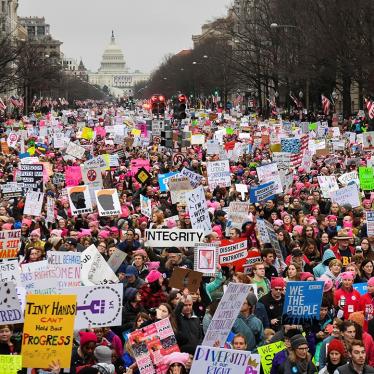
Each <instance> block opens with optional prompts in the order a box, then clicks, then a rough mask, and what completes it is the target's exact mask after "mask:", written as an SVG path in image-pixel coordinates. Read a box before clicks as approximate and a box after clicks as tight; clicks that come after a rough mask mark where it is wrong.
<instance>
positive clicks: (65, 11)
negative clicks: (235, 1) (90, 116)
mask: <svg viewBox="0 0 374 374" xmlns="http://www.w3.org/2000/svg"><path fill="white" fill-rule="evenodd" d="M231 3H232V0H184V1H182V0H159V1H154V0H135V1H134V0H104V1H102V0H19V9H18V14H19V15H20V16H23V17H24V16H44V17H45V18H46V21H47V23H49V24H50V25H51V34H52V36H53V37H54V38H56V39H59V40H61V41H62V42H63V43H64V44H63V45H62V51H63V52H64V54H65V55H66V56H67V57H74V58H77V59H79V58H80V57H82V58H83V61H84V63H85V65H86V67H87V68H89V69H90V70H92V71H96V70H97V68H98V67H99V64H100V61H101V56H102V53H103V51H104V49H105V47H106V45H107V44H108V43H109V40H110V35H111V30H112V29H113V30H114V32H115V35H116V38H117V43H118V44H119V45H120V46H121V48H122V49H123V52H124V54H125V59H126V62H127V66H128V67H130V69H132V70H134V69H139V70H142V71H144V72H151V71H152V70H153V69H155V68H156V67H157V65H158V64H159V63H160V62H161V61H162V59H163V56H165V55H166V54H169V53H177V52H179V51H180V50H182V49H187V48H191V47H192V40H191V36H192V35H193V34H199V33H200V32H201V26H202V25H203V24H204V23H205V22H206V21H209V20H213V19H214V18H216V17H221V16H224V15H226V10H227V8H228V6H229V5H230V4H231Z"/></svg>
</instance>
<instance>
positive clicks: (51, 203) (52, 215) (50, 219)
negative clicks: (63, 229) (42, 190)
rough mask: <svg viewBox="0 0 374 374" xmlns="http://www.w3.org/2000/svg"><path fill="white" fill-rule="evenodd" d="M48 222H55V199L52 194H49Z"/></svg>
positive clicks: (46, 219)
mask: <svg viewBox="0 0 374 374" xmlns="http://www.w3.org/2000/svg"><path fill="white" fill-rule="evenodd" d="M45 221H46V222H50V223H54V222H55V199H54V198H53V197H51V196H47V217H46V218H45Z"/></svg>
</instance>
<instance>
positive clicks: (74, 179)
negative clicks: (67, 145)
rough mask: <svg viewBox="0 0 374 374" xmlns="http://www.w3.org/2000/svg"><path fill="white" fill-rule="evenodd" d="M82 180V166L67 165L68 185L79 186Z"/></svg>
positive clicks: (66, 178)
mask: <svg viewBox="0 0 374 374" xmlns="http://www.w3.org/2000/svg"><path fill="white" fill-rule="evenodd" d="M81 180H82V170H81V167H80V166H67V167H66V177H65V181H66V187H72V186H78V185H79V183H80V182H81Z"/></svg>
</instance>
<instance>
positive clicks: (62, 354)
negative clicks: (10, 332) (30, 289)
mask: <svg viewBox="0 0 374 374" xmlns="http://www.w3.org/2000/svg"><path fill="white" fill-rule="evenodd" d="M76 302H77V296H76V295H31V294H29V295H27V296H26V307H25V323H24V328H23V337H22V357H23V360H22V367H25V368H47V367H48V366H49V365H50V364H51V363H52V360H53V361H57V360H59V361H60V363H61V368H69V367H70V359H71V351H72V347H73V329H74V321H75V315H76V309H77V305H76Z"/></svg>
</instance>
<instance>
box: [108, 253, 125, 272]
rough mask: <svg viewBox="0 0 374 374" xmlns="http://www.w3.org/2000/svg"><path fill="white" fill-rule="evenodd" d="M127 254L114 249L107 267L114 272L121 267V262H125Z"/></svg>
mask: <svg viewBox="0 0 374 374" xmlns="http://www.w3.org/2000/svg"><path fill="white" fill-rule="evenodd" d="M126 257H127V254H126V253H125V252H123V251H121V250H120V249H118V248H116V250H115V251H114V253H113V254H112V255H111V256H110V257H109V259H108V265H109V266H110V268H111V269H112V270H113V271H114V272H116V271H117V270H118V268H119V267H120V266H121V265H122V263H123V261H125V259H126Z"/></svg>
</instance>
